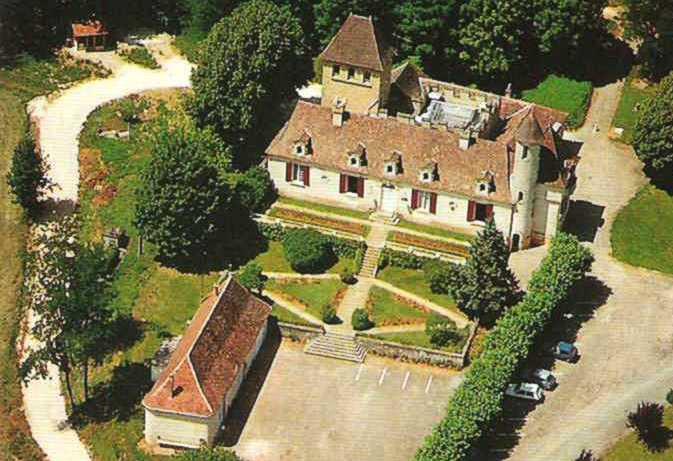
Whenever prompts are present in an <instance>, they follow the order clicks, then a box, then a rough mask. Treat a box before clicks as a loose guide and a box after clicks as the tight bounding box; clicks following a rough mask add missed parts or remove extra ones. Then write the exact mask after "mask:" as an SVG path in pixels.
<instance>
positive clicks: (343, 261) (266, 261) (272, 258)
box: [254, 241, 354, 274]
mask: <svg viewBox="0 0 673 461" xmlns="http://www.w3.org/2000/svg"><path fill="white" fill-rule="evenodd" d="M254 261H255V262H257V263H259V264H260V265H261V266H262V269H263V270H264V271H265V272H285V273H295V271H294V270H293V269H292V267H290V263H289V262H288V261H287V259H285V252H284V251H283V242H275V241H270V242H269V249H268V250H266V251H265V252H264V253H260V254H258V255H257V257H256V258H255V259H254ZM353 263H354V260H353V259H351V258H339V261H337V263H336V264H334V265H333V266H332V267H330V268H329V269H328V270H327V272H328V273H330V274H338V273H339V272H341V269H343V268H344V267H345V266H347V265H352V264H353Z"/></svg>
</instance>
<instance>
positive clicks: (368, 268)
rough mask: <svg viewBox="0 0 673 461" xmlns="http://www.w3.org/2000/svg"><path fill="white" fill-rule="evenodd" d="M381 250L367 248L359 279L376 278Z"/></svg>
mask: <svg viewBox="0 0 673 461" xmlns="http://www.w3.org/2000/svg"><path fill="white" fill-rule="evenodd" d="M381 250H382V249H381V248H378V247H372V246H370V247H367V252H366V253H365V257H364V259H363V260H362V267H361V268H360V274H359V275H360V277H370V278H374V277H376V271H377V270H378V267H379V258H380V256H381Z"/></svg>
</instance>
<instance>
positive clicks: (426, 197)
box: [417, 190, 432, 213]
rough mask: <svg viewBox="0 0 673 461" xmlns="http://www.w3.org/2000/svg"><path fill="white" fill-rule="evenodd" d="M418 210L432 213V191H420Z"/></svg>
mask: <svg viewBox="0 0 673 461" xmlns="http://www.w3.org/2000/svg"><path fill="white" fill-rule="evenodd" d="M418 193H419V195H418V208H417V209H418V210H421V211H423V212H425V213H430V206H431V204H432V192H426V191H422V190H421V191H418Z"/></svg>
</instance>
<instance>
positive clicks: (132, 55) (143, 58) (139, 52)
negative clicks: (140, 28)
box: [119, 46, 161, 69]
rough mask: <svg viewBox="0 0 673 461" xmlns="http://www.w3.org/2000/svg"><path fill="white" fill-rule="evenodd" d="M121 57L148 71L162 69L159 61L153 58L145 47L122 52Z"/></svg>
mask: <svg viewBox="0 0 673 461" xmlns="http://www.w3.org/2000/svg"><path fill="white" fill-rule="evenodd" d="M119 55H120V56H121V57H122V58H124V59H125V60H126V61H128V62H130V63H133V64H138V65H139V66H142V67H147V68H148V69H158V68H159V67H161V66H159V63H158V62H157V60H156V59H154V56H152V53H150V52H149V50H148V49H147V48H145V47H144V46H141V47H137V48H130V49H127V50H124V51H121V52H120V53H119Z"/></svg>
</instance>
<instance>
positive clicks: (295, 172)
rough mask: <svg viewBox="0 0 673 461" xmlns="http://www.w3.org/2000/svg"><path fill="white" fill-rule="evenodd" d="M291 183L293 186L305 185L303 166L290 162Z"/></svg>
mask: <svg viewBox="0 0 673 461" xmlns="http://www.w3.org/2000/svg"><path fill="white" fill-rule="evenodd" d="M292 184H294V185H295V186H301V187H306V186H305V185H304V166H303V165H300V164H298V163H293V164H292Z"/></svg>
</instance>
